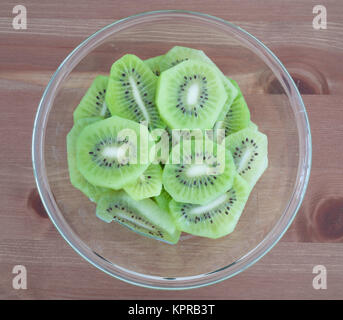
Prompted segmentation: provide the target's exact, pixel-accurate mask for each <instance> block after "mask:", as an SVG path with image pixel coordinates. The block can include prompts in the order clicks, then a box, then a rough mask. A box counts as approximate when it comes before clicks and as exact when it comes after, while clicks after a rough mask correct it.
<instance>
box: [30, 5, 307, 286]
mask: <svg viewBox="0 0 343 320" xmlns="http://www.w3.org/2000/svg"><path fill="white" fill-rule="evenodd" d="M173 16H178V17H185V18H194V19H199V20H203V21H206V22H207V23H211V24H214V25H216V26H220V27H221V28H226V29H227V30H228V31H229V32H231V33H234V34H235V35H236V36H238V37H240V39H241V40H242V41H244V42H245V43H246V44H247V45H248V46H253V47H254V48H255V50H257V52H255V53H257V54H259V56H260V58H262V60H264V62H265V63H266V64H267V65H268V66H269V67H270V68H271V69H272V70H273V71H274V73H275V72H276V74H275V75H276V77H277V78H278V80H279V81H280V83H281V84H282V86H283V88H284V90H285V92H286V93H287V96H288V98H289V99H290V100H292V102H293V103H292V104H291V106H292V109H293V113H294V115H295V120H296V125H297V130H298V135H299V163H298V171H297V177H296V181H295V184H294V189H293V193H292V195H291V197H290V199H289V202H288V205H287V206H286V208H285V210H284V212H283V214H282V216H281V218H280V219H279V221H278V222H277V223H276V225H275V226H274V227H273V228H272V230H271V231H269V233H268V234H267V235H266V237H265V238H264V239H263V240H262V241H261V242H260V243H259V244H258V245H257V246H256V247H255V248H254V249H252V250H251V251H250V252H247V253H246V254H245V255H244V256H242V257H241V258H239V259H238V260H237V261H235V262H234V263H232V264H230V265H228V266H225V267H223V268H220V269H218V270H215V271H212V272H209V273H204V274H198V275H195V276H188V277H178V278H168V277H158V276H150V275H146V274H141V273H137V272H134V271H132V270H127V269H125V268H122V267H120V266H118V265H115V264H114V263H112V262H110V261H108V260H106V259H105V258H103V257H101V256H100V255H99V254H97V253H96V252H94V251H93V250H92V249H91V248H89V247H88V246H87V245H86V244H85V243H84V242H83V241H82V240H81V239H80V238H79V237H78V236H77V235H76V234H75V233H74V232H73V230H72V229H71V227H70V226H69V225H68V223H67V222H66V221H65V219H64V218H63V214H62V212H60V210H59V208H58V206H57V204H56V202H55V199H54V196H53V194H52V192H51V189H50V186H49V183H48V179H47V174H46V167H45V159H44V141H45V131H46V124H47V120H48V116H49V112H50V109H51V107H52V105H53V101H54V98H55V96H56V89H57V88H58V86H59V85H60V83H61V82H62V81H63V80H64V79H65V78H66V77H67V76H68V75H69V73H70V72H71V71H72V70H73V68H74V67H75V66H76V65H77V64H78V62H79V61H80V60H81V59H82V58H83V57H84V56H85V55H86V54H88V52H89V51H91V50H92V49H93V48H94V47H96V46H97V45H98V44H99V43H100V42H101V41H103V40H104V39H105V38H106V37H107V36H109V35H110V34H113V33H114V32H117V31H119V30H121V29H122V28H125V27H129V26H130V25H135V24H139V23H140V22H144V21H147V20H151V19H152V20H153V19H159V18H162V17H173ZM81 53H83V54H81ZM311 161H312V142H311V131H310V125H309V121H308V117H307V113H306V109H305V106H304V103H303V101H302V98H301V95H300V93H299V91H298V89H297V87H296V85H295V83H294V81H293V80H292V78H291V76H290V75H289V73H288V71H287V70H286V68H285V67H284V66H283V64H282V63H281V62H280V61H279V59H278V58H277V57H276V56H275V55H274V54H273V53H272V52H271V50H269V49H268V48H267V47H266V46H265V45H264V44H263V43H262V42H261V41H260V40H258V39H257V38H256V37H254V36H252V35H251V34H250V33H248V32H246V31H245V30H243V29H242V28H240V27H238V26H236V25H234V24H232V23H230V22H228V21H225V20H223V19H221V18H218V17H214V16H210V15H208V14H205V13H200V12H193V11H185V10H160V11H149V12H143V13H140V14H136V15H132V16H129V17H127V18H124V19H120V20H117V21H115V22H114V23H111V24H109V25H107V26H105V27H104V28H102V29H100V30H99V31H97V32H95V33H94V34H93V35H91V36H90V37H88V38H87V39H85V40H84V41H83V42H82V43H81V44H79V45H78V46H77V47H76V48H75V49H74V50H73V51H72V52H71V53H70V54H69V55H68V56H67V57H66V58H65V60H64V61H63V62H62V63H61V64H60V66H59V67H58V68H57V70H56V72H55V73H54V74H53V76H52V77H51V79H50V81H49V83H48V85H47V87H46V89H45V91H44V93H43V95H42V98H41V101H40V104H39V106H38V110H37V113H36V118H35V122H34V127H33V135H32V162H33V171H34V177H35V181H36V184H37V189H38V192H39V195H40V197H41V200H42V203H43V205H44V207H45V210H46V212H47V213H48V215H49V217H50V219H51V221H52V222H53V224H54V225H55V227H56V228H57V230H58V231H59V232H60V234H61V235H62V237H63V238H64V239H65V240H66V241H67V243H69V245H70V246H71V247H72V248H73V249H74V250H75V251H76V252H77V253H78V254H79V255H81V256H82V257H83V258H84V259H85V260H87V261H88V262H90V263H91V264H92V265H94V266H95V267H97V268H99V269H100V270H102V271H103V272H105V273H107V274H109V275H111V276H113V277H115V278H118V279H120V280H123V281H125V282H128V283H131V284H134V285H138V286H142V287H147V288H154V289H166V290H177V289H191V288H198V287H202V286H206V285H210V284H214V283H217V282H219V281H222V280H225V279H228V278H230V277H232V276H234V275H236V274H238V273H240V272H242V271H243V270H245V269H247V268H248V267H250V266H252V265H253V264H254V263H255V262H257V261H258V260H259V259H260V258H262V257H263V256H264V255H265V254H266V253H267V252H269V251H270V250H271V249H272V248H273V247H274V245H275V244H276V243H277V242H278V241H279V240H280V239H281V237H282V236H283V235H284V233H285V232H286V231H287V229H288V227H289V226H290V224H291V223H292V221H293V220H294V218H295V216H296V214H297V212H298V209H299V207H300V205H301V203H302V201H303V198H304V195H305V192H306V189H307V185H308V181H309V176H310V171H311Z"/></svg>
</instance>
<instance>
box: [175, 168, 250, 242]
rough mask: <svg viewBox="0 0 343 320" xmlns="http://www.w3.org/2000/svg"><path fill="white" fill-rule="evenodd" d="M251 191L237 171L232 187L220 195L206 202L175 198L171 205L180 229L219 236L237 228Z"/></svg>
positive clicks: (202, 235)
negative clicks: (195, 202)
mask: <svg viewBox="0 0 343 320" xmlns="http://www.w3.org/2000/svg"><path fill="white" fill-rule="evenodd" d="M249 193H250V187H249V185H248V184H247V182H246V181H245V180H244V179H242V178H241V177H240V176H239V175H238V174H236V176H235V178H234V181H233V185H232V187H231V188H230V189H229V190H228V191H226V192H225V193H224V194H221V195H220V196H219V197H217V198H216V199H214V200H212V201H210V202H208V203H206V204H204V205H195V204H189V203H181V202H176V201H175V200H171V201H170V204H169V208H170V211H171V214H172V215H173V217H174V220H175V223H176V227H177V228H178V229H179V230H181V231H184V232H187V233H190V234H193V235H197V236H201V237H208V238H213V239H216V238H220V237H223V236H226V235H227V234H229V233H231V232H232V231H233V230H234V229H235V227H236V225H237V222H238V220H239V218H240V216H241V214H242V212H243V209H244V206H245V204H246V202H247V200H248V197H249Z"/></svg>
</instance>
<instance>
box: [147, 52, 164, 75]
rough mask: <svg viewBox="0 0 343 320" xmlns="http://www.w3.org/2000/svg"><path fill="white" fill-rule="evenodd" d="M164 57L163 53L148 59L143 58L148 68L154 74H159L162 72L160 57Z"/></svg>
mask: <svg viewBox="0 0 343 320" xmlns="http://www.w3.org/2000/svg"><path fill="white" fill-rule="evenodd" d="M163 58H164V55H161V56H156V57H153V58H150V59H146V60H144V63H145V64H146V65H148V67H149V68H150V70H151V71H152V72H153V73H154V74H155V75H156V76H159V75H160V74H161V72H162V66H161V62H162V59H163Z"/></svg>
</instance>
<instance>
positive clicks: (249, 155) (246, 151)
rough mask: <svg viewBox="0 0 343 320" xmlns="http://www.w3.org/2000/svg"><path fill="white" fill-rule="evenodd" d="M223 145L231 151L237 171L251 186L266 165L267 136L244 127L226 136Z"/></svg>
mask: <svg viewBox="0 0 343 320" xmlns="http://www.w3.org/2000/svg"><path fill="white" fill-rule="evenodd" d="M225 145H226V147H227V148H228V149H229V150H230V151H231V153H232V156H233V159H234V162H235V165H236V170H237V172H238V173H239V174H240V176H241V177H242V178H244V179H245V180H246V181H247V182H248V183H249V185H250V187H251V188H252V187H253V186H254V185H255V183H256V182H257V180H258V179H259V178H260V177H261V175H262V174H263V172H264V171H265V169H266V168H267V166H268V161H267V155H268V139H267V136H266V135H265V134H263V133H261V132H259V131H256V130H252V129H249V128H246V129H243V130H240V131H238V132H236V133H233V134H231V135H229V136H228V137H226V139H225Z"/></svg>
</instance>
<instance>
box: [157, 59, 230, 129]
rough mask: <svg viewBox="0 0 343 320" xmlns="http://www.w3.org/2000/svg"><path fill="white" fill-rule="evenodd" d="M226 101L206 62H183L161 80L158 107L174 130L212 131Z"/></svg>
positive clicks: (212, 69) (158, 90)
mask: <svg viewBox="0 0 343 320" xmlns="http://www.w3.org/2000/svg"><path fill="white" fill-rule="evenodd" d="M226 99H227V94H226V92H225V89H224V86H223V83H222V81H221V79H220V77H219V76H218V73H217V72H216V71H215V70H214V68H213V67H211V66H210V65H209V64H207V63H203V62H199V61H192V60H189V61H184V62H182V63H180V64H178V65H176V66H175V67H173V68H170V69H168V70H166V71H164V72H162V73H161V75H160V77H159V78H158V84H157V92H156V104H157V107H158V109H159V112H160V114H161V117H162V118H163V120H164V121H165V122H166V123H167V125H169V126H170V127H171V128H173V129H175V128H181V129H182V128H186V129H196V128H199V129H211V128H212V127H213V125H214V123H215V121H216V120H217V118H218V115H219V114H220V112H221V110H222V107H223V105H224V103H225V101H226Z"/></svg>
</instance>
